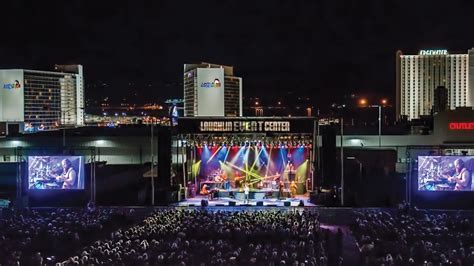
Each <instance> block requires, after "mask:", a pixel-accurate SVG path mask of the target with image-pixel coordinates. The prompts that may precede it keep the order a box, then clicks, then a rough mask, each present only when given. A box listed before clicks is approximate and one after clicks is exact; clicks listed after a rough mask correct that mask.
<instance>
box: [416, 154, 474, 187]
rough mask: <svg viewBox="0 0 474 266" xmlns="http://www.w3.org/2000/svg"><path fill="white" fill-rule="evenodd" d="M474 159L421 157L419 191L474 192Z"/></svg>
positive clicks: (465, 157)
mask: <svg viewBox="0 0 474 266" xmlns="http://www.w3.org/2000/svg"><path fill="white" fill-rule="evenodd" d="M473 166H474V157H469V156H464V157H460V156H420V157H419V158H418V190H425V191H474V188H473V187H472V185H473V183H472V168H473Z"/></svg>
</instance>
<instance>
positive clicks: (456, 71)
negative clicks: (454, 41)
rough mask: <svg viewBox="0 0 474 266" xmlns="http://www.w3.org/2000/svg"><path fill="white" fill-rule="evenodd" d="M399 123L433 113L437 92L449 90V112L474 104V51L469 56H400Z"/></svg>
mask: <svg viewBox="0 0 474 266" xmlns="http://www.w3.org/2000/svg"><path fill="white" fill-rule="evenodd" d="M396 72H397V73H396V75H397V77H396V101H397V106H396V112H397V119H400V118H402V117H406V118H407V119H408V120H412V119H417V118H420V116H423V115H430V114H432V113H433V106H434V103H435V93H434V92H435V89H436V88H437V87H445V88H446V89H447V97H446V99H447V103H446V105H447V109H451V110H454V109H456V107H465V106H472V105H473V103H474V98H473V97H474V91H473V90H474V77H473V75H474V49H470V50H469V51H468V53H467V54H450V53H448V51H447V50H421V51H420V52H419V54H417V55H404V54H403V53H402V52H401V51H397V53H396Z"/></svg>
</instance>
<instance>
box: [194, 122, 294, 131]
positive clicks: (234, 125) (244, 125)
mask: <svg viewBox="0 0 474 266" xmlns="http://www.w3.org/2000/svg"><path fill="white" fill-rule="evenodd" d="M199 130H200V131H201V132H203V131H205V132H213V131H214V132H290V121H201V123H200V125H199Z"/></svg>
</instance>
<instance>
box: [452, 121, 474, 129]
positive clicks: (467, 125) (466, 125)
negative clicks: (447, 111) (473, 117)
mask: <svg viewBox="0 0 474 266" xmlns="http://www.w3.org/2000/svg"><path fill="white" fill-rule="evenodd" d="M449 130H474V122H451V123H449Z"/></svg>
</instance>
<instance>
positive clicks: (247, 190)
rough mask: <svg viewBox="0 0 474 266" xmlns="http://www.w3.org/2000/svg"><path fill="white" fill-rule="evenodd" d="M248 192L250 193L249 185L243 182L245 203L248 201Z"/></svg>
mask: <svg viewBox="0 0 474 266" xmlns="http://www.w3.org/2000/svg"><path fill="white" fill-rule="evenodd" d="M249 194H250V187H249V184H248V183H247V182H245V185H244V196H245V200H244V203H245V204H247V203H249Z"/></svg>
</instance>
